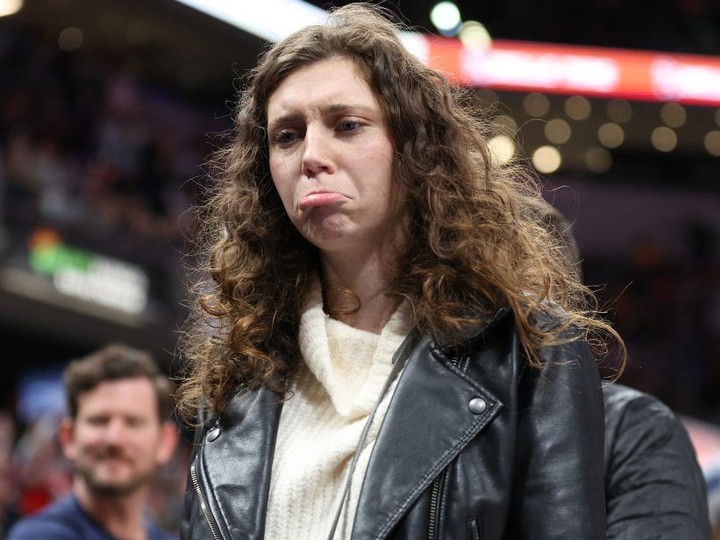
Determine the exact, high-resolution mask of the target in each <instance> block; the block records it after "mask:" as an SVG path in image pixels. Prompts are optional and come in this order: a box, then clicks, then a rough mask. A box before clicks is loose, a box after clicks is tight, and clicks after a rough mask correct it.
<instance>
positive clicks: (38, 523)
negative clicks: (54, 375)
mask: <svg viewBox="0 0 720 540" xmlns="http://www.w3.org/2000/svg"><path fill="white" fill-rule="evenodd" d="M64 382H65V387H66V390H67V399H68V412H69V417H67V418H65V419H64V420H63V421H62V423H61V425H60V429H59V438H60V443H61V445H62V448H63V452H64V454H65V456H66V457H67V458H68V460H69V461H70V462H71V463H72V465H73V469H74V474H73V489H72V493H71V494H70V495H68V496H67V497H65V498H63V499H61V500H59V501H57V502H55V503H54V504H52V505H50V506H49V507H47V508H45V509H43V510H42V511H41V512H39V513H37V514H35V515H32V516H29V517H26V518H24V519H22V520H20V521H19V522H18V523H16V524H15V526H14V527H12V528H11V530H10V532H9V535H8V540H40V539H42V540H118V539H122V540H166V539H168V538H170V537H169V536H167V534H166V533H164V532H163V531H161V530H160V529H159V528H158V527H157V526H156V525H154V524H153V523H151V522H150V521H149V520H148V519H147V517H146V515H145V512H146V509H147V503H148V496H149V494H150V490H151V487H152V481H153V476H154V473H155V472H156V471H157V469H158V468H159V467H160V466H162V465H164V464H165V463H167V462H168V460H169V459H170V458H171V457H172V455H173V452H174V450H175V447H176V445H177V442H178V433H177V428H176V425H175V423H174V422H172V421H171V420H170V415H171V412H172V398H171V387H170V382H169V381H168V379H167V377H165V376H164V375H163V374H161V373H160V371H159V370H158V368H157V366H156V364H155V362H154V361H153V359H152V357H151V356H150V355H149V354H148V353H146V352H144V351H140V350H136V349H133V348H131V347H128V346H126V345H122V344H111V345H108V346H106V347H104V348H102V349H100V350H98V351H96V352H94V353H92V354H90V355H89V356H87V357H85V358H82V359H79V360H75V361H74V362H72V363H71V364H70V365H69V366H68V368H67V369H66V371H65V376H64Z"/></svg>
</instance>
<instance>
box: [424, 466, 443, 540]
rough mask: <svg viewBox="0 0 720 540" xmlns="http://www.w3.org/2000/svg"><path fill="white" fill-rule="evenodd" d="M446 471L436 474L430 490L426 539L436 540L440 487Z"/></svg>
mask: <svg viewBox="0 0 720 540" xmlns="http://www.w3.org/2000/svg"><path fill="white" fill-rule="evenodd" d="M445 474H446V471H443V472H442V473H441V474H440V476H438V477H437V478H436V479H435V480H434V481H433V485H432V489H431V491H430V519H429V524H428V540H437V533H438V521H439V519H440V489H441V488H442V484H443V481H444V480H445Z"/></svg>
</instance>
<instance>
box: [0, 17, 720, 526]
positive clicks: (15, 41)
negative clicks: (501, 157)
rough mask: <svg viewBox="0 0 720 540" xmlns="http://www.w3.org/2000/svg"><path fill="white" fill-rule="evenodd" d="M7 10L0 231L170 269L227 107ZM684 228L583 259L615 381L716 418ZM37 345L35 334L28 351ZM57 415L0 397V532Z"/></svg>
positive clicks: (62, 484) (711, 298)
mask: <svg viewBox="0 0 720 540" xmlns="http://www.w3.org/2000/svg"><path fill="white" fill-rule="evenodd" d="M3 25H4V26H3V28H2V32H0V232H2V233H3V236H2V238H0V240H2V239H4V241H5V242H6V243H7V242H11V241H12V240H13V239H20V241H23V239H24V238H25V237H26V236H27V235H29V234H30V233H31V232H32V230H33V229H34V228H36V227H37V226H38V225H39V224H44V225H52V226H53V227H54V228H56V229H57V230H59V231H61V232H62V233H63V235H64V236H65V237H66V238H68V239H71V240H72V241H73V242H74V243H76V244H77V245H79V246H83V247H86V248H88V249H97V250H100V251H102V252H104V253H106V254H108V255H115V256H117V257H120V258H123V259H125V260H129V261H133V262H136V263H138V264H142V265H143V266H144V267H146V268H151V269H153V268H154V269H156V271H157V272H160V273H163V274H166V275H172V274H171V272H173V268H174V267H175V265H176V264H177V259H178V256H179V253H180V252H181V251H182V250H181V247H180V246H181V244H182V242H183V240H184V238H185V234H186V233H187V232H188V231H189V230H190V228H191V227H192V222H191V219H192V218H191V213H190V212H188V208H189V207H191V206H192V205H193V204H194V203H195V202H196V201H197V198H198V196H199V186H201V185H202V182H203V178H204V176H203V171H202V168H201V165H202V163H204V161H205V159H206V158H207V156H208V153H209V152H210V151H211V150H212V147H211V144H210V139H211V137H209V134H212V133H220V132H222V131H223V130H224V129H225V128H226V127H227V122H228V118H218V115H217V114H216V113H215V112H214V111H213V105H208V104H206V103H198V102H194V101H192V100H191V99H189V98H188V97H187V96H183V95H182V94H181V93H179V92H178V91H176V90H174V89H173V88H172V87H164V86H162V85H160V84H157V83H156V82H152V83H151V82H149V81H144V80H143V79H142V77H141V76H140V75H139V74H138V73H136V72H135V71H134V70H133V64H131V63H129V62H128V61H127V59H125V58H123V57H122V55H117V56H113V55H107V54H100V53H97V52H94V53H93V52H85V51H76V52H72V53H67V52H63V51H61V50H60V49H59V48H58V47H57V44H56V43H54V42H52V41H49V40H47V39H46V38H44V37H43V36H40V35H37V34H35V33H34V32H33V30H32V29H30V28H27V27H19V26H15V27H14V26H13V25H12V24H10V23H3ZM214 105H215V106H217V104H214ZM688 235H689V237H688V238H689V242H691V245H692V246H693V250H692V252H693V256H692V257H690V258H688V259H687V260H683V261H677V260H674V259H672V258H671V257H669V256H668V254H667V253H664V252H663V251H662V249H661V248H659V247H658V246H655V245H652V244H638V246H637V248H636V249H635V250H634V252H633V253H632V254H631V255H630V256H629V257H628V258H627V259H626V260H622V261H617V260H612V261H608V260H599V259H596V258H593V256H592V254H587V258H586V261H585V267H584V272H585V275H586V276H587V280H588V282H589V283H591V284H604V285H605V287H604V289H603V290H602V291H601V297H602V301H603V302H604V303H606V304H607V305H608V307H609V314H610V317H611V318H612V320H613V321H614V322H615V324H616V327H617V328H618V330H619V332H620V333H621V335H622V336H623V338H624V339H625V340H626V342H627V345H628V348H629V354H630V362H629V365H628V368H627V370H626V372H625V374H624V375H623V377H622V381H623V382H624V383H626V384H628V385H629V386H634V387H636V388H639V389H641V390H645V391H647V392H650V393H652V394H654V395H655V396H657V397H658V398H660V399H661V400H663V401H664V402H665V403H666V404H668V405H669V406H670V407H672V408H673V409H675V410H676V411H678V413H681V414H684V415H687V416H689V417H694V418H698V419H701V420H703V421H705V422H708V423H710V424H714V425H719V426H720V240H719V239H718V238H719V235H718V228H717V227H716V228H715V229H713V228H712V227H700V226H699V227H697V228H696V229H692V230H688ZM0 244H1V243H0ZM0 254H1V253H0ZM168 281H169V282H171V281H173V280H172V279H170V280H168ZM176 294H177V292H176ZM167 298H168V299H169V300H170V301H172V302H177V301H179V298H177V297H176V296H173V294H170V295H168V297H167ZM31 356H32V349H29V350H27V351H26V352H25V360H26V361H27V362H31V361H32V358H31ZM67 360H69V359H68V358H65V359H61V358H59V359H58V361H67ZM56 426H57V418H56V417H54V416H53V415H52V414H50V415H43V416H40V417H38V418H35V419H33V420H32V421H31V422H24V421H19V420H18V418H17V414H16V411H15V410H13V409H12V404H9V406H7V407H6V409H5V410H2V411H0V532H2V531H3V530H4V529H5V527H6V526H7V525H8V524H9V523H11V522H12V521H14V520H15V519H16V518H17V517H18V516H21V515H26V514H28V513H31V512H33V511H35V510H37V509H39V508H41V507H42V506H44V505H45V504H47V503H48V502H49V501H52V500H55V499H57V498H58V497H59V496H60V495H62V494H64V493H66V492H67V491H68V489H69V487H70V471H69V469H68V466H67V464H66V463H65V461H64V459H63V458H62V454H61V453H60V451H59V447H58V443H57V440H56V436H55V435H56V434H55V429H56ZM188 451H189V445H187V444H185V445H181V446H180V449H179V450H178V452H177V456H176V458H175V459H176V463H174V464H171V466H169V467H166V468H165V469H164V470H163V474H162V475H161V476H160V477H159V478H158V483H157V495H156V496H155V497H154V498H153V513H154V515H155V516H156V519H157V520H158V521H159V523H160V524H162V525H164V526H165V527H166V528H167V529H168V530H171V531H172V530H174V529H175V528H176V525H177V517H178V516H179V511H180V510H179V504H180V502H181V497H182V493H183V491H184V487H185V474H186V466H185V463H186V462H187V459H188ZM718 459H720V455H719V457H718ZM718 489H720V485H719V486H718ZM0 536H1V534H0Z"/></svg>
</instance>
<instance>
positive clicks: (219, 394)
mask: <svg viewBox="0 0 720 540" xmlns="http://www.w3.org/2000/svg"><path fill="white" fill-rule="evenodd" d="M394 19H395V17H393V16H392V15H391V14H389V12H388V11H386V10H384V9H383V8H380V7H378V6H374V5H370V4H359V5H358V4H355V5H352V4H351V5H348V6H344V7H341V8H338V9H336V10H334V11H332V12H331V13H330V14H329V15H328V18H327V21H326V22H325V23H324V24H318V25H313V26H308V27H306V28H303V29H302V30H299V31H298V32H296V33H295V34H293V35H291V36H290V37H288V38H286V39H284V40H283V41H281V42H280V43H278V44H275V45H273V46H272V47H270V48H269V49H268V50H267V51H265V53H264V55H263V56H262V57H261V59H260V62H259V64H258V65H257V67H256V68H255V69H254V70H252V71H251V72H250V73H249V76H248V78H247V80H246V81H245V85H244V88H243V89H242V90H241V94H240V97H239V100H238V106H237V114H236V118H235V129H234V130H233V133H232V140H231V141H230V142H229V144H227V145H226V146H224V147H223V148H221V150H220V151H219V152H218V153H217V154H216V156H215V159H214V160H213V161H212V163H211V170H210V172H211V174H212V175H213V176H214V177H215V179H216V181H215V182H213V183H212V187H211V188H209V191H208V193H207V199H206V204H204V205H203V206H202V207H201V208H200V216H199V220H198V222H199V223H201V224H202V227H203V228H202V230H201V231H200V232H201V236H200V242H198V244H197V245H198V247H199V248H200V249H201V250H203V252H202V253H201V257H200V259H199V260H203V261H206V263H207V264H206V267H205V268H202V269H201V270H202V271H204V272H205V273H204V274H203V275H201V276H200V279H198V281H197V283H198V288H197V291H196V294H197V300H198V301H197V302H195V303H194V305H193V309H194V311H193V313H192V314H191V316H190V318H189V320H188V324H187V328H188V331H187V332H185V333H184V334H182V337H181V344H180V349H181V351H182V353H183V355H184V357H185V359H186V360H187V361H188V362H189V363H188V365H187V367H188V369H189V375H188V376H187V377H186V378H185V381H184V383H183V384H182V385H181V387H180V390H179V396H180V399H179V405H180V410H181V412H182V413H183V414H184V415H185V416H186V417H187V418H191V417H192V415H193V411H194V410H195V409H196V407H197V406H202V405H207V406H209V407H210V408H211V409H212V410H213V411H214V412H216V413H221V412H222V411H223V409H224V407H225V405H226V403H227V399H228V398H229V397H230V396H231V395H232V394H233V393H234V392H235V391H236V390H237V389H238V388H239V387H244V388H254V387H257V386H259V385H263V384H264V385H268V386H269V387H271V388H273V389H276V390H278V391H283V390H284V389H285V388H286V387H287V382H286V381H287V380H288V376H289V375H291V374H292V373H293V371H294V369H295V368H296V366H297V365H299V358H300V352H299V346H298V340H297V335H298V325H299V318H300V312H301V309H302V306H303V304H304V301H305V298H306V295H307V293H308V291H309V290H310V284H311V283H312V280H313V279H315V276H316V275H317V273H318V271H320V270H321V268H320V265H319V263H318V261H319V253H318V250H317V249H316V248H315V247H314V246H313V245H312V244H310V242H308V241H307V240H306V239H305V238H303V237H302V236H301V234H300V233H299V232H298V231H297V229H296V228H295V227H294V225H293V224H292V222H291V221H290V219H289V217H288V216H287V213H286V211H285V209H284V207H283V204H282V201H281V200H280V197H279V195H278V193H277V190H276V189H275V187H274V184H273V179H272V177H271V174H270V167H269V146H268V134H267V106H268V102H269V100H270V99H271V98H272V95H273V92H274V91H275V90H276V89H277V88H278V87H279V85H280V84H282V82H283V81H284V80H285V79H286V77H287V76H288V75H290V74H291V73H294V72H296V71H297V70H298V69H301V68H303V67H305V66H309V65H311V64H313V63H315V62H318V61H322V60H325V59H330V58H338V57H339V58H347V59H349V60H351V61H352V62H353V63H354V65H355V66H356V68H357V70H358V73H359V74H360V75H361V76H362V77H363V78H364V79H365V81H366V82H367V84H368V85H369V87H370V88H371V90H372V92H373V94H374V95H375V96H376V98H377V100H378V103H379V104H380V107H381V108H382V111H383V113H384V119H385V123H386V126H387V129H388V133H389V135H390V137H391V140H392V143H393V146H394V150H395V155H394V159H393V178H394V180H395V182H396V185H397V189H398V192H399V193H400V194H401V197H399V200H400V201H401V202H402V204H403V205H404V207H403V210H404V211H406V212H407V218H406V219H405V220H404V222H403V225H402V226H404V227H405V229H406V230H405V231H404V232H405V234H404V238H406V239H408V241H407V245H405V246H403V252H402V253H400V254H399V257H398V260H397V264H396V266H395V267H394V268H393V269H392V272H393V275H391V276H390V284H389V287H388V290H387V291H386V292H387V293H388V294H392V295H396V296H397V297H401V298H404V299H406V300H407V301H408V302H409V303H410V305H411V306H412V314H413V321H412V322H413V323H414V325H415V327H416V328H417V329H418V330H420V331H421V332H425V333H427V332H430V333H433V334H435V335H437V336H441V337H446V338H450V339H452V338H453V337H454V336H459V335H462V334H463V333H464V330H465V329H466V328H467V327H468V326H473V325H474V326H476V325H478V324H482V323H483V322H484V321H488V320H490V318H492V316H493V315H494V314H495V313H496V312H497V310H498V309H500V308H501V307H506V306H509V307H510V308H512V311H513V313H514V316H515V320H516V325H517V328H518V332H519V336H520V339H521V341H522V344H523V347H524V349H525V351H526V352H527V353H528V360H529V361H530V363H532V364H535V365H538V358H537V355H536V352H537V351H538V350H539V349H540V347H542V346H544V345H548V344H550V343H553V342H558V340H562V339H564V338H562V334H563V331H564V328H565V327H566V326H569V325H573V326H575V327H578V328H581V329H585V330H587V331H595V332H597V333H599V334H608V333H610V334H613V331H612V330H611V329H610V328H609V327H608V326H607V325H606V324H605V323H603V322H602V321H600V320H599V319H596V318H595V317H594V316H593V314H594V313H595V312H594V310H593V305H594V304H593V301H594V299H593V297H592V295H591V294H590V291H589V290H587V288H586V287H584V286H583V285H582V283H581V282H580V281H579V280H578V278H577V276H576V275H575V274H574V273H573V272H571V271H570V270H569V268H568V263H567V261H566V260H565V259H564V258H562V257H561V256H560V254H559V253H557V250H555V249H554V246H555V245H556V241H555V240H554V239H553V238H552V236H551V234H550V232H548V230H547V229H546V228H545V227H543V225H542V224H541V223H540V220H539V219H538V216H537V215H536V214H535V213H533V212H528V211H526V208H525V206H524V203H523V201H524V199H525V198H528V197H539V196H540V195H539V187H538V183H537V179H536V178H535V177H534V175H533V174H532V173H531V171H530V170H529V169H527V168H526V167H525V166H521V165H520V164H519V163H510V164H502V165H500V164H498V163H496V162H495V161H494V160H493V159H492V156H491V154H490V151H489V147H488V144H487V140H488V138H489V135H490V134H491V133H490V125H491V124H490V122H487V121H483V120H482V116H481V115H479V111H478V110H477V108H476V105H475V104H474V103H473V102H472V99H471V94H470V92H469V91H468V90H467V89H463V88H460V87H458V86H456V85H454V84H452V83H450V82H449V81H448V80H446V78H445V77H444V76H443V75H442V74H441V73H439V72H437V71H435V70H433V69H430V68H429V67H427V66H426V65H424V64H423V63H422V62H421V61H420V60H419V59H418V58H417V57H415V56H414V55H413V54H412V53H411V52H410V51H409V50H408V49H407V48H406V47H405V45H404V44H403V42H402V41H401V39H400V34H399V31H400V30H402V29H403V26H402V24H399V23H398V22H396V21H395V20H394ZM208 276H209V277H211V278H212V281H209V280H208V279H207V277H208ZM551 294H552V298H553V300H554V301H556V302H557V303H558V304H559V305H560V306H561V307H562V308H564V310H565V312H566V313H567V320H566V321H565V324H564V325H561V326H560V327H558V329H556V330H549V331H545V330H541V329H539V328H538V327H537V325H535V324H534V322H533V317H534V315H535V314H537V313H538V312H539V311H540V312H541V311H544V310H546V309H547V307H545V306H546V304H547V302H546V300H547V299H548V298H549V297H550V295H551ZM613 335H614V336H616V334H613Z"/></svg>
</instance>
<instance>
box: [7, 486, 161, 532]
mask: <svg viewBox="0 0 720 540" xmlns="http://www.w3.org/2000/svg"><path fill="white" fill-rule="evenodd" d="M146 526H147V532H148V539H149V540H174V539H175V537H173V536H171V535H169V534H167V533H165V532H163V531H162V530H160V529H159V528H158V527H157V526H156V525H154V524H153V523H151V522H149V521H148V522H147V525H146ZM7 540H118V539H117V538H115V537H114V536H113V535H111V534H110V533H109V532H107V531H106V530H105V529H104V528H103V527H102V526H101V525H100V524H99V523H97V522H96V521H95V520H93V519H92V518H91V517H90V516H89V515H88V513H87V512H85V510H83V508H82V507H81V506H80V503H79V502H78V500H77V498H76V497H75V495H68V496H67V497H64V498H62V499H60V500H59V501H57V502H55V503H53V504H51V505H49V506H48V507H47V508H44V509H43V510H41V511H40V512H38V513H37V514H33V515H31V516H28V517H25V518H23V519H21V520H20V521H18V522H17V523H16V524H15V525H13V526H12V527H11V528H10V531H9V532H8V536H7Z"/></svg>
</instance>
